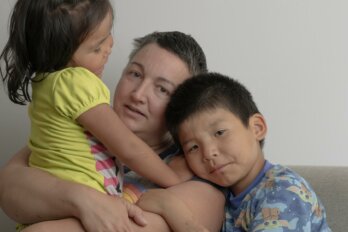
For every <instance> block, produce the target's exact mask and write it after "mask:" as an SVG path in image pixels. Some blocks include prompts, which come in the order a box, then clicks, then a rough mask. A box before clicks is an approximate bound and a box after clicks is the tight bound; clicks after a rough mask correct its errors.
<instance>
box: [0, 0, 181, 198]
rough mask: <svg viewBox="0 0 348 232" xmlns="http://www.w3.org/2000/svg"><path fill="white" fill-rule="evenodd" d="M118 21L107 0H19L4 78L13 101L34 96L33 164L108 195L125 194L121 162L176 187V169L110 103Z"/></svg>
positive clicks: (4, 55) (3, 57) (6, 50)
mask: <svg viewBox="0 0 348 232" xmlns="http://www.w3.org/2000/svg"><path fill="white" fill-rule="evenodd" d="M112 22H113V10H112V6H111V4H110V2H109V1H108V0H74V1H73V0H18V1H17V3H16V5H15V7H14V9H13V12H12V16H11V22H10V36H9V40H8V41H7V44H6V46H5V48H4V50H3V51H2V53H1V55H0V59H1V60H2V61H3V62H4V63H5V65H4V67H1V76H2V79H3V81H4V83H6V85H7V88H8V92H9V97H10V99H11V100H12V101H13V102H15V103H18V104H25V103H26V102H27V101H31V103H30V105H29V116H30V119H31V134H30V138H29V147H30V149H31V151H32V153H31V156H30V161H29V163H30V165H31V166H33V167H37V168H40V169H43V170H46V171H48V172H50V173H51V174H53V175H56V176H58V177H61V178H63V179H67V180H71V181H75V182H78V183H82V184H85V185H88V186H90V187H93V188H95V189H97V190H99V191H102V192H106V193H108V194H110V195H119V194H120V193H121V191H122V174H123V170H122V165H121V162H122V163H124V164H125V165H127V166H128V167H129V168H131V169H133V170H134V171H136V172H138V173H139V174H140V175H142V176H144V177H145V178H147V179H149V180H151V181H153V182H154V183H156V184H158V185H160V186H163V187H167V186H171V185H174V184H176V183H178V182H179V179H178V177H177V176H176V174H175V173H174V172H173V171H172V170H171V169H170V168H169V167H168V166H167V165H166V164H164V163H163V162H162V161H161V159H160V158H159V157H158V155H157V154H155V153H154V152H153V151H152V150H151V149H150V148H149V147H148V146H147V145H146V144H145V143H144V142H143V141H141V140H140V139H139V138H138V137H136V136H135V135H134V134H133V133H132V132H131V131H130V130H129V129H127V127H126V126H125V125H124V124H123V123H122V122H121V121H120V119H119V117H118V116H117V115H116V114H115V113H114V111H113V110H112V109H111V107H110V106H109V102H110V99H109V98H110V97H109V91H108V89H107V87H106V86H105V85H104V84H103V82H102V81H101V76H102V73H103V70H104V65H105V64H106V62H107V59H108V56H109V55H110V53H111V48H112V45H113V38H112V35H111V30H112ZM30 83H31V85H32V97H30V94H29V91H28V86H29V84H30ZM127 107H129V106H127ZM131 107H134V109H136V106H131ZM131 113H132V112H130V114H131ZM143 117H144V118H146V115H143ZM94 136H95V137H96V138H97V139H98V140H99V141H101V143H99V142H98V141H97V140H96V139H94ZM102 144H104V145H105V147H106V148H105V147H104V146H103V145H102ZM108 151H109V152H110V154H109V153H108ZM115 158H116V159H115ZM159 173H160V175H159Z"/></svg>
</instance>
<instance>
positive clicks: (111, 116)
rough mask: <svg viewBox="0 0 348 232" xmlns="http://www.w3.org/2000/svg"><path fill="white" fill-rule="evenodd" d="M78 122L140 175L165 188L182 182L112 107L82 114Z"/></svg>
mask: <svg viewBox="0 0 348 232" xmlns="http://www.w3.org/2000/svg"><path fill="white" fill-rule="evenodd" d="M77 121H78V122H79V123H80V124H81V125H82V126H83V127H84V128H86V129H87V130H88V131H89V132H90V133H92V134H93V135H94V136H95V137H97V138H98V139H99V140H100V141H101V142H102V143H103V144H104V145H105V146H106V148H107V149H108V150H109V151H110V152H111V153H112V154H114V155H115V156H116V157H117V158H118V159H119V160H120V161H121V162H122V163H124V164H125V165H127V166H128V167H129V168H130V169H132V170H134V171H135V172H137V173H138V174H139V175H141V176H143V177H145V178H146V179H148V180H150V181H152V182H154V183H156V184H158V185H160V186H162V187H169V186H172V185H175V184H178V183H179V182H180V180H179V177H178V176H177V175H176V174H175V172H173V171H172V170H171V169H170V168H169V167H168V165H166V164H165V163H164V162H163V161H162V160H161V158H160V157H159V156H158V155H157V154H156V153H155V152H154V151H153V150H152V149H151V148H150V147H149V146H148V145H147V144H145V142H144V141H142V140H141V139H140V138H138V137H137V136H136V135H135V134H134V133H132V132H131V131H130V130H129V129H128V128H127V127H126V126H125V125H124V124H123V122H122V121H121V120H120V118H119V117H118V115H117V114H116V113H115V112H114V111H113V110H112V108H111V107H110V106H109V105H107V104H100V105H97V106H95V107H93V108H91V109H89V110H87V111H86V112H84V113H82V114H81V115H80V116H79V117H78V118H77Z"/></svg>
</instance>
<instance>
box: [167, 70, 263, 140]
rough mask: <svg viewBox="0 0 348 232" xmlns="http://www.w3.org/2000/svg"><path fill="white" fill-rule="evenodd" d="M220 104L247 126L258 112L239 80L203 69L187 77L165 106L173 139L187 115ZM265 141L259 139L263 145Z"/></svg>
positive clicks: (250, 96) (219, 105)
mask: <svg viewBox="0 0 348 232" xmlns="http://www.w3.org/2000/svg"><path fill="white" fill-rule="evenodd" d="M219 107H223V108H225V109H227V110H229V111H231V112H232V113H233V114H234V115H236V116H237V117H238V118H239V119H240V120H241V122H242V123H243V125H244V126H246V127H248V125H249V118H250V117H251V116H252V115H254V114H256V113H260V112H259V110H258V108H257V106H256V104H255V102H254V100H253V97H252V95H251V94H250V92H249V91H248V90H247V89H246V88H245V87H244V86H243V85H242V84H240V83H239V82H238V81H236V80H234V79H232V78H230V77H228V76H225V75H222V74H219V73H212V72H210V73H202V74H199V75H196V76H194V77H193V78H190V79H187V80H186V81H184V82H183V83H182V84H181V85H179V86H178V88H177V89H176V90H175V92H174V93H173V95H172V96H171V99H170V102H169V104H168V106H167V109H166V113H165V116H166V124H167V128H168V130H169V132H170V133H171V135H172V136H173V139H174V141H175V142H176V143H177V144H178V145H180V143H179V139H178V128H179V126H180V125H181V124H182V123H183V122H184V121H185V120H186V119H188V118H189V117H190V116H192V115H194V114H196V113H199V112H202V111H205V110H211V109H216V108H219ZM263 143H264V141H263V140H262V141H261V142H260V145H261V146H263Z"/></svg>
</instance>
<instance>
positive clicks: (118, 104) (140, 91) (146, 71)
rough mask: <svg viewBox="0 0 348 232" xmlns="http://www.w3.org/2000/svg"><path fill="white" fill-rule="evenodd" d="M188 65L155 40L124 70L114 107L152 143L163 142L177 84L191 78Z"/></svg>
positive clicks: (140, 135)
mask: <svg viewBox="0 0 348 232" xmlns="http://www.w3.org/2000/svg"><path fill="white" fill-rule="evenodd" d="M190 76H191V75H190V72H189V70H188V67H187V65H186V64H185V63H184V62H183V61H182V60H181V59H180V58H179V57H177V56H176V55H174V54H172V53H170V52H168V51H167V50H165V49H163V48H161V47H159V46H158V45H157V44H155V43H152V44H148V45H146V46H145V47H143V48H142V49H141V50H140V51H139V52H138V53H137V54H136V55H135V56H134V57H133V59H132V60H130V62H129V63H128V65H127V66H126V68H125V69H124V71H123V73H122V77H121V79H120V81H119V82H118V85H117V87H116V91H115V95H114V110H115V111H116V113H117V114H118V115H119V117H120V118H121V120H122V121H123V122H124V123H125V124H126V126H127V127H128V128H129V129H130V130H132V131H133V132H134V133H135V134H136V135H138V136H139V137H140V138H141V139H143V140H144V141H145V142H146V143H148V144H149V145H150V146H156V145H158V143H161V142H163V139H164V137H165V135H166V134H167V129H166V127H165V119H164V112H165V108H166V106H167V103H168V102H169V99H170V96H171V94H172V93H173V92H174V90H175V89H176V87H177V86H178V85H179V84H181V83H182V82H183V81H184V80H186V79H187V78H189V77H190Z"/></svg>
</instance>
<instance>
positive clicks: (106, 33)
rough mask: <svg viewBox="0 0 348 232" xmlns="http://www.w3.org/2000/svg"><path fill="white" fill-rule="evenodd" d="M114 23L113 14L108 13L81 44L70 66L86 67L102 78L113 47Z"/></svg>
mask: <svg viewBox="0 0 348 232" xmlns="http://www.w3.org/2000/svg"><path fill="white" fill-rule="evenodd" d="M112 21H113V19H112V14H111V13H108V14H107V16H106V17H105V18H104V19H103V21H102V22H101V23H100V24H99V25H98V26H97V27H96V29H95V30H94V31H92V32H91V33H90V34H89V35H88V36H87V38H86V39H85V40H84V41H83V42H82V43H81V44H80V46H79V47H78V49H77V50H76V51H75V53H74V55H73V57H72V59H71V61H70V62H69V65H68V66H70V67H84V68H86V69H88V70H89V71H91V72H92V73H94V74H95V75H97V76H98V77H102V74H103V71H104V66H105V64H106V62H107V61H108V57H109V55H110V53H111V48H112V45H113V38H112V35H111V29H112Z"/></svg>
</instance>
